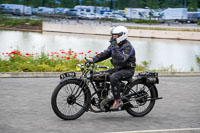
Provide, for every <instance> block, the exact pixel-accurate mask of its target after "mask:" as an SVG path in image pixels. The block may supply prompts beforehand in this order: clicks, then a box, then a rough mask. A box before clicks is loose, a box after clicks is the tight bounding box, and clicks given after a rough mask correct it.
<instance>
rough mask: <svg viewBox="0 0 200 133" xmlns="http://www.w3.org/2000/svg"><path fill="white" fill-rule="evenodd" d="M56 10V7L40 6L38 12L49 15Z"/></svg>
mask: <svg viewBox="0 0 200 133" xmlns="http://www.w3.org/2000/svg"><path fill="white" fill-rule="evenodd" d="M54 13H55V10H54V8H48V7H38V11H37V14H40V15H49V14H54Z"/></svg>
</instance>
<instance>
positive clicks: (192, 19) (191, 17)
mask: <svg viewBox="0 0 200 133" xmlns="http://www.w3.org/2000/svg"><path fill="white" fill-rule="evenodd" d="M198 20H200V12H188V19H187V23H197V22H198Z"/></svg>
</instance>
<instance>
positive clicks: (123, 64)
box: [93, 40, 136, 69]
mask: <svg viewBox="0 0 200 133" xmlns="http://www.w3.org/2000/svg"><path fill="white" fill-rule="evenodd" d="M109 57H112V60H111V62H112V64H113V66H114V68H115V69H128V68H135V67H136V64H135V62H136V58H135V49H134V48H133V47H132V45H131V44H130V42H129V41H128V40H124V41H123V42H122V45H121V46H120V47H119V46H117V45H116V47H113V46H112V43H111V45H110V46H109V47H108V49H107V50H104V52H101V53H99V54H98V55H96V56H94V57H93V61H94V62H95V63H96V62H100V61H103V60H105V59H108V58H109Z"/></svg>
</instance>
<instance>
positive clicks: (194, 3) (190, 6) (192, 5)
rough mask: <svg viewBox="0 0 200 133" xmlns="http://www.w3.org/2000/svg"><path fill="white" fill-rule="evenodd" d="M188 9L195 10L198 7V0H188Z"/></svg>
mask: <svg viewBox="0 0 200 133" xmlns="http://www.w3.org/2000/svg"><path fill="white" fill-rule="evenodd" d="M188 3H189V4H188V10H189V11H197V8H198V0H188Z"/></svg>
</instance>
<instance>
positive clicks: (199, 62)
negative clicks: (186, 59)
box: [196, 56, 200, 68]
mask: <svg viewBox="0 0 200 133" xmlns="http://www.w3.org/2000/svg"><path fill="white" fill-rule="evenodd" d="M196 62H197V64H198V66H199V68H200V56H196Z"/></svg>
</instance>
